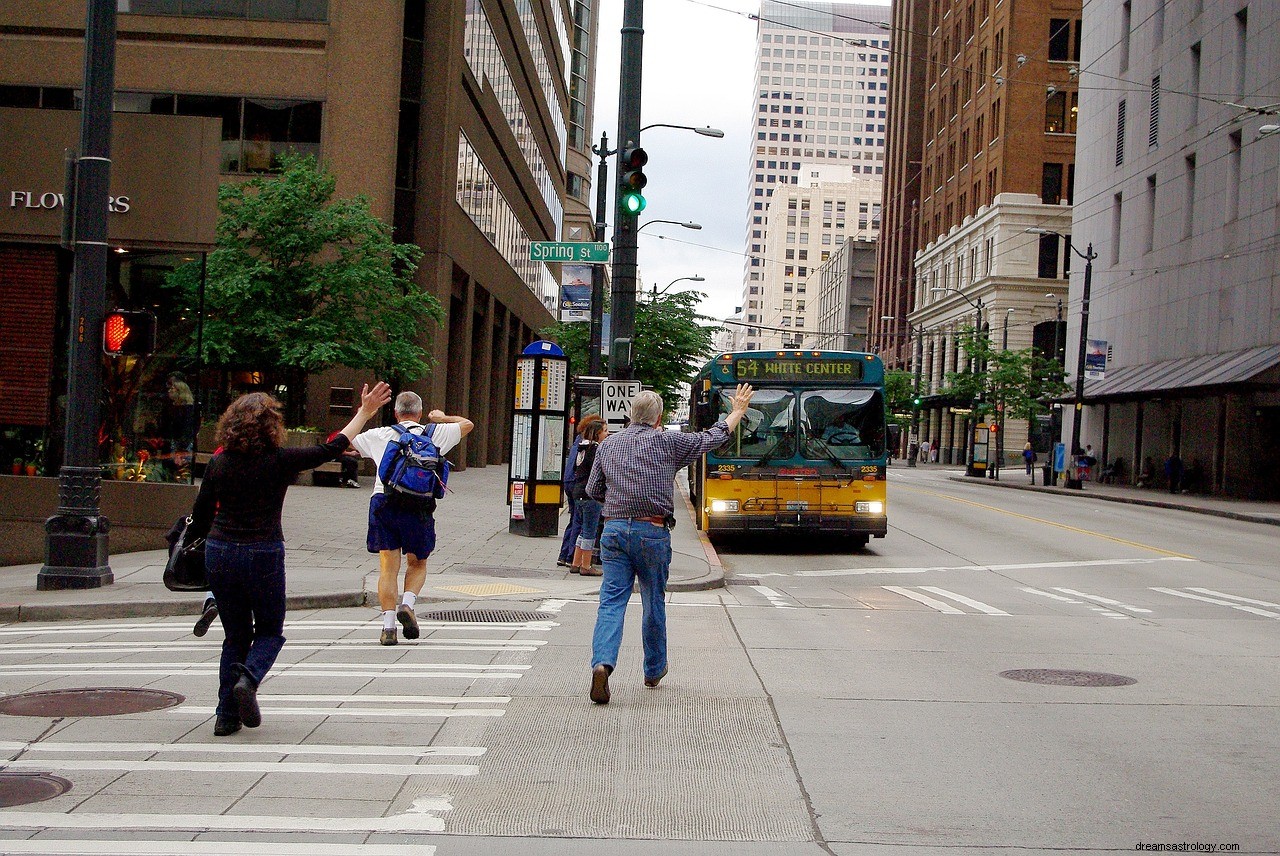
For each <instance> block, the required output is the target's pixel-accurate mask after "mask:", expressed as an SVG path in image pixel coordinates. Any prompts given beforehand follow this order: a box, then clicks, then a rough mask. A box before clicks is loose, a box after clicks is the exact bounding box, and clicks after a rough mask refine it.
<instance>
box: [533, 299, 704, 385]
mask: <svg viewBox="0 0 1280 856" xmlns="http://www.w3.org/2000/svg"><path fill="white" fill-rule="evenodd" d="M705 296H706V295H705V294H703V293H702V292H700V291H680V292H676V293H675V294H664V295H660V296H659V297H658V298H657V299H656V300H650V301H647V302H639V303H637V304H636V332H635V342H634V344H633V346H632V350H633V354H634V365H635V377H636V379H637V380H640V381H643V382H644V383H646V384H648V385H649V386H651V387H653V389H654V391H655V392H657V393H658V394H659V395H661V396H662V400H663V402H664V403H665V404H666V407H667V409H669V410H672V409H674V408H675V407H676V405H677V404H678V403H679V399H680V396H679V394H678V392H677V387H678V386H679V385H680V384H681V383H682V382H685V381H687V380H689V378H691V377H693V375H694V373H695V372H697V370H698V369H699V368H701V366H702V363H703V362H704V361H705V360H706V359H707V358H708V356H709V355H710V353H711V340H712V337H713V335H714V334H715V332H716V330H717V327H715V326H714V324H715V319H714V318H710V317H708V316H706V315H702V314H700V313H699V312H698V303H699V302H700V301H701V300H702V298H704V297H705ZM707 322H710V324H708V323H707ZM541 335H542V337H543V338H544V339H549V340H551V341H553V342H555V343H556V344H558V345H559V346H560V347H561V348H562V349H563V350H564V352H565V354H566V355H568V357H569V360H570V366H571V367H572V369H573V371H574V372H576V373H582V372H585V371H586V368H587V366H588V365H590V362H589V360H588V347H589V336H590V325H589V324H585V323H582V322H576V323H569V324H564V323H559V322H557V323H556V324H553V325H551V326H550V327H547V328H545V329H543V330H542V331H541Z"/></svg>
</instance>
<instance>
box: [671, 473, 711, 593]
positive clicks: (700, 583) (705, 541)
mask: <svg viewBox="0 0 1280 856" xmlns="http://www.w3.org/2000/svg"><path fill="white" fill-rule="evenodd" d="M676 484H677V485H679V488H680V496H682V497H683V498H684V507H685V509H686V510H687V511H688V512H689V522H690V524H691V525H692V526H693V527H694V529H693V531H694V532H695V533H696V534H697V536H698V542H699V543H700V544H702V552H703V554H704V555H705V556H706V559H707V565H708V566H709V568H710V570H709V571H708V573H707V574H706V575H705V576H701V577H694V578H693V579H691V580H682V581H678V582H675V583H671V582H668V583H667V591H707V590H709V589H716V588H724V586H725V579H724V563H723V562H721V561H720V554H719V553H717V552H716V548H715V547H714V546H713V545H712V544H711V539H710V538H708V537H707V533H706V532H703V531H702V530H701V529H699V528H698V515H697V514H696V513H695V512H694V510H693V502H692V501H690V499H689V489H688V487H687V486H686V484H685V483H684V482H683V481H681V480H680V479H679V478H678V477H677V480H676Z"/></svg>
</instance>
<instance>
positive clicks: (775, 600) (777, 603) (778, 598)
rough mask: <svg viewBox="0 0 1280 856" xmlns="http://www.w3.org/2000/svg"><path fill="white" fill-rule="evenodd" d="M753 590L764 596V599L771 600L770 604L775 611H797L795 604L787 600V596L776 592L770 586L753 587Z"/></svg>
mask: <svg viewBox="0 0 1280 856" xmlns="http://www.w3.org/2000/svg"><path fill="white" fill-rule="evenodd" d="M752 588H753V589H755V590H756V591H758V592H759V593H760V594H762V595H764V597H766V598H767V599H768V600H769V603H770V604H772V605H773V607H774V608H775V609H795V608H796V606H795V604H793V603H792V602H791V601H789V600H787V598H786V596H785V595H783V594H782V593H781V592H777V591H774V590H773V589H771V588H769V587H768V586H752Z"/></svg>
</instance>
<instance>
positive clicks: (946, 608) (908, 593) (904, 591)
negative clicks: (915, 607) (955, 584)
mask: <svg viewBox="0 0 1280 856" xmlns="http://www.w3.org/2000/svg"><path fill="white" fill-rule="evenodd" d="M880 588H882V589H885V590H886V591H891V592H893V593H894V594H900V595H902V596H903V597H907V598H911V599H912V600H914V601H916V602H917V603H923V604H924V605H925V606H927V607H929V608H930V609H936V610H937V611H938V612H941V613H945V614H946V615H965V614H966V613H965V611H964V610H963V609H956V608H955V607H954V606H952V605H951V604H949V603H943V602H942V601H940V600H935V599H933V598H931V597H929V596H928V595H927V594H920V592H918V591H912V590H911V589H909V588H903V587H902V586H880Z"/></svg>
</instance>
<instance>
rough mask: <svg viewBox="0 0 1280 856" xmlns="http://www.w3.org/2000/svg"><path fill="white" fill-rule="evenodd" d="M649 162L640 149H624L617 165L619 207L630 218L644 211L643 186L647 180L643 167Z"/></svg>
mask: <svg viewBox="0 0 1280 856" xmlns="http://www.w3.org/2000/svg"><path fill="white" fill-rule="evenodd" d="M648 162H649V155H648V153H647V152H645V150H644V149H642V148H639V147H637V148H634V149H625V150H623V152H622V161H621V163H620V164H619V172H620V173H621V176H620V178H619V179H618V194H619V197H618V198H619V203H618V204H619V207H620V208H621V210H622V211H623V212H625V213H627V214H630V215H631V216H633V217H634V216H636V215H637V214H639V213H640V212H641V211H643V210H644V205H645V202H644V194H643V193H642V192H641V191H643V190H644V186H645V185H646V184H648V183H649V178H648V176H646V175H645V174H644V165H645V164H647V163H648Z"/></svg>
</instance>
